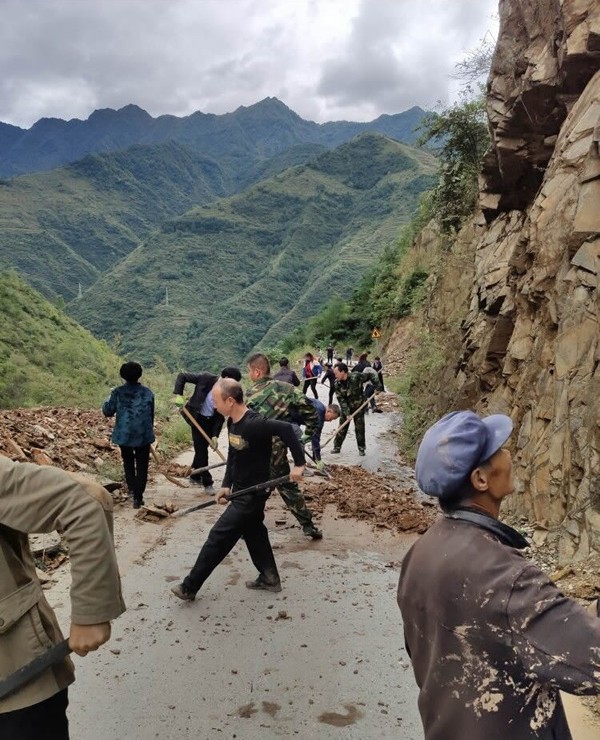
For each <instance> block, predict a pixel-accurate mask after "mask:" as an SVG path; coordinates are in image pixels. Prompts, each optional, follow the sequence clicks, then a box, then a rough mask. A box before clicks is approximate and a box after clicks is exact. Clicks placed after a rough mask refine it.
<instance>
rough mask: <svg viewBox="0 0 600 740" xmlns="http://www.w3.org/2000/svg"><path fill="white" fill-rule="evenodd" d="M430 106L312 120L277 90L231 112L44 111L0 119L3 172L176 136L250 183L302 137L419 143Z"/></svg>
mask: <svg viewBox="0 0 600 740" xmlns="http://www.w3.org/2000/svg"><path fill="white" fill-rule="evenodd" d="M424 115H425V111H423V110H422V109H421V108H419V107H417V106H415V107H413V108H411V109H410V110H407V111H404V112H402V113H398V114H395V115H383V116H379V118H376V119H375V120H374V121H370V122H367V123H360V122H351V121H333V122H328V123H322V124H318V123H315V122H313V121H306V120H304V119H303V118H301V117H300V116H299V115H298V114H297V113H294V111H292V110H291V109H290V108H288V107H287V106H286V105H285V104H284V103H282V102H281V101H280V100H278V99H277V98H265V99H264V100H261V101H260V102H258V103H255V104H254V105H251V106H242V107H240V108H238V109H237V110H235V111H233V112H232V113H225V114H223V115H216V114H213V113H201V112H200V111H197V112H196V113H193V114H192V115H189V116H184V117H177V116H172V115H163V116H159V117H158V118H153V117H152V116H150V114H148V113H147V112H146V111H145V110H143V109H142V108H139V107H138V106H136V105H127V106H125V107H124V108H121V109H119V110H113V109H111V108H105V109H102V110H96V111H94V112H93V113H92V114H91V115H90V116H89V118H87V119H86V120H85V121H82V120H79V119H72V120H70V121H64V120H62V119H59V118H42V119H40V120H39V121H37V122H36V123H35V124H34V125H33V126H32V127H31V128H29V129H22V128H19V127H18V126H11V125H10V124H6V123H0V177H13V176H14V175H21V174H25V173H29V172H37V171H41V170H49V169H53V168H55V167H60V166H62V165H65V164H68V163H70V162H74V161H76V160H79V159H82V158H83V157H85V156H87V155H88V154H94V153H101V152H103V153H106V152H113V151H118V150H122V149H127V148H129V147H131V146H134V145H141V144H161V143H165V142H176V143H179V144H182V145H183V146H185V147H186V148H188V149H191V150H192V151H195V152H200V153H202V154H205V155H208V156H211V157H214V158H218V159H220V160H223V161H225V160H226V161H227V163H228V165H231V166H233V168H234V169H235V170H236V172H238V173H239V178H240V184H243V182H244V177H245V174H246V170H247V168H248V167H250V168H251V167H252V166H253V165H254V164H255V163H256V161H257V160H264V159H269V158H270V157H273V156H274V155H276V154H279V153H281V152H283V151H285V150H287V149H290V147H292V146H295V145H297V144H306V143H310V144H320V145H322V146H325V147H327V148H329V149H331V148H334V147H336V146H339V145H340V144H342V143H344V142H345V141H348V140H349V139H351V138H352V137H354V136H356V135H357V134H360V133H364V132H366V131H373V132H377V133H381V134H385V135H386V136H391V137H392V138H395V139H398V140H400V141H404V142H406V143H409V144H411V143H414V142H415V140H416V138H417V134H416V133H415V128H416V127H417V126H418V125H419V123H420V122H421V120H422V118H423V116H424Z"/></svg>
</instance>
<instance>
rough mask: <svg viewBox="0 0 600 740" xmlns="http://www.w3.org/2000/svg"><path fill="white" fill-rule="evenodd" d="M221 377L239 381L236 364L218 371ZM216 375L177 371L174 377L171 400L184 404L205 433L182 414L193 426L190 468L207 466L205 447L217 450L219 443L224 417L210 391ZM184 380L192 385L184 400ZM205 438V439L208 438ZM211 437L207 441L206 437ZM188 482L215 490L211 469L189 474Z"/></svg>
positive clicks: (180, 405) (177, 403)
mask: <svg viewBox="0 0 600 740" xmlns="http://www.w3.org/2000/svg"><path fill="white" fill-rule="evenodd" d="M221 377H222V378H232V379H233V380H241V378H242V373H241V372H240V371H239V370H238V368H237V367H225V368H223V370H221ZM217 380H218V376H217V375H213V374H212V373H179V375H178V376H177V378H176V379H175V387H174V388H173V393H174V395H175V398H174V403H175V405H176V406H178V407H179V408H180V409H182V408H183V407H184V406H185V408H186V410H187V411H188V412H189V413H190V414H191V415H192V417H193V418H194V420H195V421H196V422H197V423H198V424H199V426H200V427H201V428H202V430H203V431H204V432H205V434H206V437H205V436H204V435H203V434H202V433H201V432H200V431H199V430H198V429H196V427H195V426H194V425H193V424H192V422H191V421H190V419H188V418H187V417H186V416H184V418H185V420H186V422H187V423H188V424H189V425H190V427H191V428H192V441H193V443H194V460H193V462H192V469H193V470H196V469H198V468H206V467H207V466H208V447H209V444H210V446H211V447H212V449H213V450H216V449H217V447H218V444H219V434H221V429H222V428H223V423H224V421H225V419H224V418H223V415H222V414H220V413H219V412H218V411H217V410H216V409H215V407H214V403H213V398H212V394H211V390H212V388H213V386H214V384H215V383H216V382H217ZM186 383H192V384H193V385H194V386H195V388H194V392H193V393H192V396H191V398H190V399H189V401H188V402H187V403H185V399H184V398H183V392H184V389H185V386H186ZM207 437H208V439H207ZM209 439H210V440H211V442H210V443H209V441H208V440H209ZM189 480H190V483H191V484H192V485H194V486H204V490H205V491H206V493H211V494H212V493H214V488H213V477H212V475H211V473H210V470H205V471H204V472H203V473H200V474H199V475H191V476H190V479H189Z"/></svg>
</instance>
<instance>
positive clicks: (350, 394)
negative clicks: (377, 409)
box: [333, 372, 381, 452]
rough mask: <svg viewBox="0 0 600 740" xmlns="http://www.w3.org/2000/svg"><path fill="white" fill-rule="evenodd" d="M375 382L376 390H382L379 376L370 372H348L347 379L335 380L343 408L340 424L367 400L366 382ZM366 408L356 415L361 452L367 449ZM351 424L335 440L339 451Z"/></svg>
mask: <svg viewBox="0 0 600 740" xmlns="http://www.w3.org/2000/svg"><path fill="white" fill-rule="evenodd" d="M369 382H371V383H373V385H375V389H376V390H381V384H380V383H379V379H378V378H374V377H372V376H371V375H370V374H369V373H367V372H363V373H348V378H347V379H346V380H336V381H335V395H336V398H337V400H338V402H339V404H340V408H341V410H342V413H341V416H340V426H341V425H342V424H343V423H344V422H345V421H346V419H347V418H348V417H349V416H351V415H352V414H353V413H354V412H355V411H356V409H357V408H359V407H360V406H361V405H362V404H363V403H364V401H365V398H364V394H363V385H364V384H365V383H369ZM366 411H367V408H366V406H365V408H364V409H363V410H362V411H361V412H360V413H359V414H357V415H356V416H355V417H354V433H355V434H356V444H357V445H358V450H359V452H364V451H365V413H366ZM349 426H350V425H349V424H348V425H347V426H345V427H344V428H343V429H342V430H340V431H339V432H338V433H337V434H336V435H335V439H334V440H333V449H334V450H337V451H338V452H339V450H340V448H341V446H342V445H343V444H344V440H345V439H346V435H347V434H348V428H349Z"/></svg>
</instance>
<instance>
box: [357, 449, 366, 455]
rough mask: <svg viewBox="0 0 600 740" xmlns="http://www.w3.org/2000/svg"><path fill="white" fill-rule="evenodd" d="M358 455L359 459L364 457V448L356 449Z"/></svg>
mask: <svg viewBox="0 0 600 740" xmlns="http://www.w3.org/2000/svg"><path fill="white" fill-rule="evenodd" d="M358 454H359V455H360V456H361V457H364V456H365V448H364V447H359V448H358Z"/></svg>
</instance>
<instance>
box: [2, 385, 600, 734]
mask: <svg viewBox="0 0 600 740" xmlns="http://www.w3.org/2000/svg"><path fill="white" fill-rule="evenodd" d="M382 400H383V399H382ZM385 403H386V411H389V413H384V414H371V413H369V414H368V415H367V420H366V421H367V455H366V456H365V457H359V456H358V454H357V449H356V443H355V440H354V435H353V431H352V430H351V431H350V433H349V434H348V437H347V439H346V442H345V444H344V446H343V448H342V452H341V454H340V455H332V454H331V453H330V447H328V448H326V449H325V451H324V459H325V461H326V463H327V464H328V467H329V469H330V471H331V479H329V480H327V479H325V478H320V477H316V476H314V475H313V476H312V477H307V478H306V480H305V482H304V483H303V488H304V491H305V493H306V495H307V499H308V504H309V506H310V507H311V508H312V509H313V510H314V511H315V513H316V520H317V522H318V523H319V526H321V527H322V528H323V530H324V534H325V536H324V539H323V540H321V541H319V542H313V541H311V540H306V539H305V538H304V537H303V536H302V534H301V531H300V529H299V527H298V526H297V524H296V522H295V520H294V518H293V517H292V515H291V514H290V513H289V511H288V510H287V509H286V508H285V507H284V506H283V505H282V502H281V500H280V498H279V497H278V496H277V495H273V496H272V497H271V499H270V500H269V502H268V505H267V512H266V521H267V525H268V528H269V531H270V533H271V540H272V542H273V546H274V552H275V556H276V559H277V562H278V565H279V568H280V572H281V576H282V582H283V591H282V593H281V594H277V595H274V594H264V593H256V592H251V591H248V590H247V589H246V588H245V587H244V581H245V580H246V579H251V578H253V577H254V575H255V571H254V568H253V566H252V563H251V562H250V560H249V558H248V555H247V552H246V549H245V547H244V545H243V542H240V543H239V544H238V545H237V546H236V548H235V549H234V550H233V552H232V553H231V554H230V555H229V557H228V558H227V559H226V560H225V561H224V563H223V564H222V565H221V566H220V567H219V568H218V569H217V570H216V571H215V573H214V574H213V575H212V576H211V578H210V579H209V581H208V582H207V583H206V584H205V587H204V588H203V589H202V591H201V592H200V594H199V596H198V598H197V600H196V601H195V602H194V603H192V604H183V603H181V602H179V601H177V600H176V599H175V597H173V596H172V595H171V593H170V587H171V586H172V585H173V583H176V582H177V581H179V580H180V579H181V578H182V577H183V576H184V575H185V574H186V572H187V571H188V570H189V568H190V567H191V565H192V564H193V562H194V560H195V558H196V555H197V552H198V549H199V547H200V546H201V544H202V542H203V541H204V539H205V538H206V535H207V533H208V530H209V528H210V527H211V526H212V524H213V523H214V521H216V518H217V517H218V515H219V514H220V512H221V509H220V507H217V506H213V507H210V508H209V509H205V510H203V511H201V512H197V513H195V514H190V515H188V516H186V517H183V518H181V519H170V518H168V517H162V516H151V517H148V518H147V519H146V520H143V519H140V518H137V517H136V515H135V512H134V511H133V510H132V509H130V508H129V506H128V505H119V506H117V507H116V511H115V541H116V546H117V551H118V556H119V563H120V567H121V571H122V576H123V589H124V594H125V597H126V600H127V604H128V611H127V612H126V614H125V615H123V616H122V617H121V618H120V619H118V620H116V621H115V623H114V625H113V639H112V640H111V642H110V643H109V644H108V645H106V646H104V647H103V648H102V649H101V650H100V651H98V653H97V654H95V655H90V656H88V657H87V658H85V659H80V658H76V659H75V660H76V664H77V674H78V680H77V683H76V684H75V686H74V687H73V688H72V690H71V709H70V718H71V727H72V736H73V737H75V738H78V740H115V738H120V737H128V738H130V739H131V740H150V739H151V738H157V739H158V740H178V739H179V738H181V739H182V740H187V739H188V738H189V739H190V740H191V739H192V738H194V740H197V739H198V738H200V739H201V740H202V739H204V738H206V739H210V740H212V738H216V737H230V738H234V737H237V738H243V739H244V740H253V739H254V738H277V737H298V738H313V737H319V738H325V740H327V739H328V738H338V737H343V738H357V739H358V738H360V739H361V740H363V739H366V738H384V739H385V738H390V739H391V738H398V737H401V738H403V740H417V738H422V730H421V724H420V721H419V717H418V713H417V705H416V696H417V692H416V686H415V684H414V678H413V675H412V670H411V668H410V663H409V661H408V658H407V656H406V654H405V652H404V648H403V638H402V624H401V619H400V613H399V610H398V607H397V605H396V600H395V590H396V585H397V579H398V571H399V567H400V564H401V561H402V558H403V556H404V554H405V552H406V550H407V549H408V547H409V546H410V545H411V544H412V542H414V541H415V539H416V537H417V536H418V534H417V533H418V532H420V531H423V530H424V529H425V528H426V526H428V524H429V523H430V522H431V521H432V519H433V518H434V517H435V516H436V515H437V514H436V512H437V507H433V506H431V505H430V502H429V501H428V500H426V499H424V498H423V497H422V496H421V495H420V494H419V493H418V491H417V490H416V487H415V483H414V479H413V476H412V472H411V471H410V470H409V469H408V468H406V467H404V466H403V465H402V464H401V462H400V461H399V460H398V457H397V454H396V449H395V442H394V437H393V434H392V432H394V431H395V429H397V427H398V425H399V423H400V417H399V414H398V413H397V411H396V410H395V408H394V403H395V401H394V399H393V397H391V398H386V399H385ZM39 412H41V413H43V414H44V420H45V422H46V423H45V424H44V420H42V417H39V416H38V417H37V421H36V417H32V418H30V419H28V423H30V424H31V426H30V427H27V428H28V429H29V430H30V431H29V434H31V433H32V432H31V429H32V427H33V426H36V425H37V426H42V427H44V428H45V429H46V430H47V431H49V432H50V433H51V434H55V437H56V436H61V437H63V436H66V435H63V434H62V433H61V434H60V435H57V434H56V432H57V431H58V430H59V428H60V427H59V426H57V427H54V428H53V427H52V426H51V424H50V422H49V421H48V419H50V420H51V419H53V418H54V415H53V414H52V413H51V412H49V410H47V409H44V410H39ZM63 412H64V410H61V411H60V412H57V413H56V417H57V418H58V419H59V422H57V424H59V423H60V424H62V423H63V422H65V421H66V420H68V422H67V424H66V426H67V427H68V428H69V429H70V433H71V435H72V438H74V439H78V440H79V445H80V446H82V445H81V443H85V449H86V450H87V453H86V455H87V457H82V456H81V452H78V459H79V460H80V462H83V463H84V464H86V461H87V460H89V461H91V462H90V463H88V464H90V467H93V464H94V463H93V460H94V458H93V456H94V455H96V454H97V453H98V452H100V454H104V453H103V451H102V450H101V449H100V448H98V447H97V446H96V445H95V444H94V442H93V440H94V439H97V441H100V440H101V439H102V437H104V439H106V438H107V436H108V431H109V429H108V428H107V429H104V430H103V429H102V428H101V426H98V424H103V423H105V422H103V420H102V419H101V417H100V415H99V414H95V412H86V413H90V414H93V415H94V416H93V418H90V419H88V418H87V417H86V416H85V415H83V416H79V413H80V412H77V415H73V416H71V415H66V414H65V413H63ZM7 413H10V414H13V413H16V412H7ZM99 417H100V418H99ZM17 418H22V417H17ZM77 418H81V419H83V420H84V422H85V427H86V430H87V431H83V430H81V431H79V432H77V431H76V429H75V427H76V421H75V420H76V419H77ZM107 427H108V425H107ZM20 428H21V426H20V422H17V423H16V426H15V427H13V428H12V431H11V437H12V436H13V435H14V438H15V439H17V440H18V439H21V441H22V442H23V446H24V447H25V448H26V449H27V450H30V449H31V446H32V445H31V443H30V442H27V443H25V441H24V438H23V437H21V438H19V437H18V434H17V432H18V430H19V429H20ZM63 428H64V427H63ZM334 428H335V425H334V424H327V425H326V428H325V431H324V435H323V439H326V438H327V437H328V436H329V434H330V433H331V431H332V430H333V429H334ZM53 429H54V431H53ZM0 432H2V434H0V438H2V437H5V436H7V435H6V433H5V432H6V426H5V427H4V428H3V427H2V426H0ZM35 434H37V435H40V434H42V432H41V431H40V430H37V431H33V435H35ZM79 435H81V436H79ZM32 438H33V437H26V438H25V440H28V439H32ZM35 441H43V440H42V439H41V438H39V439H35ZM51 442H54V440H52V439H50V438H47V439H46V446H45V447H42V446H40V448H39V449H42V450H45V452H46V454H48V456H49V457H52V459H53V461H55V462H56V463H58V464H60V463H59V461H63V460H67V461H69V460H70V459H71V458H69V455H71V454H72V450H74V449H75V447H70V446H66V447H53V446H51V445H50V443H51ZM17 444H19V442H17ZM224 444H225V439H224V436H223V438H222V441H221V446H222V447H223V446H224ZM2 449H5V448H4V447H3V448H2ZM106 454H107V455H110V454H114V455H115V456H116V460H117V461H118V456H117V455H116V453H111V452H109V451H108V450H106ZM210 461H211V462H218V458H217V457H216V455H215V454H214V453H212V452H211V453H210ZM190 462H191V454H190V453H187V454H185V455H183V456H181V457H180V458H179V459H178V460H177V461H175V462H174V463H173V465H170V466H169V468H168V469H169V470H170V471H171V472H174V473H176V474H178V475H183V473H184V472H185V469H186V468H187V466H188V465H189V464H190ZM66 467H69V468H70V469H78V466H77V467H75V468H73V467H72V466H71V465H69V464H67V465H66ZM154 472H156V468H154ZM221 474H222V469H217V470H215V471H214V476H215V480H216V482H217V483H218V482H219V481H220V479H221ZM145 498H146V501H147V503H148V504H149V505H150V507H152V506H158V507H161V506H164V505H165V504H166V503H167V502H170V503H171V504H172V505H173V506H174V507H176V508H178V509H181V508H184V507H186V506H190V505H193V504H195V503H198V502H200V501H203V500H208V498H207V497H205V495H204V494H203V493H201V494H199V493H198V489H195V488H178V487H175V486H173V485H172V484H171V483H169V482H168V481H167V480H166V479H165V478H164V477H163V476H156V475H155V477H154V479H153V482H152V484H151V485H150V487H149V489H148V492H147V494H146V497H145ZM38 544H39V543H38ZM41 544H42V548H44V547H45V548H48V546H49V545H51V546H56V545H57V543H56V542H54V541H50V540H48V539H46V538H44V541H43V542H42V543H41ZM58 545H59V548H60V541H59V542H58ZM54 552H55V553H56V552H57V554H58V557H59V559H60V560H61V567H59V568H58V569H56V570H54V572H53V573H51V580H50V581H49V582H48V583H47V584H46V586H45V588H46V589H47V590H46V595H47V596H48V598H49V600H50V603H51V604H52V605H53V606H55V607H56V609H57V613H58V614H59V618H60V620H61V623H62V624H63V626H64V628H65V629H67V628H68V624H69V608H68V606H69V597H68V591H69V585H70V577H69V564H68V559H66V560H65V559H64V558H63V557H62V553H61V551H60V549H58V551H56V550H55V551H54ZM567 580H568V579H567ZM569 711H570V718H571V722H572V725H573V736H574V738H575V740H592V738H597V736H598V725H597V724H594V720H593V718H591V714H590V713H589V712H587V711H586V709H585V708H584V707H583V706H582V704H581V702H580V701H579V700H574V702H570V703H569Z"/></svg>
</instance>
